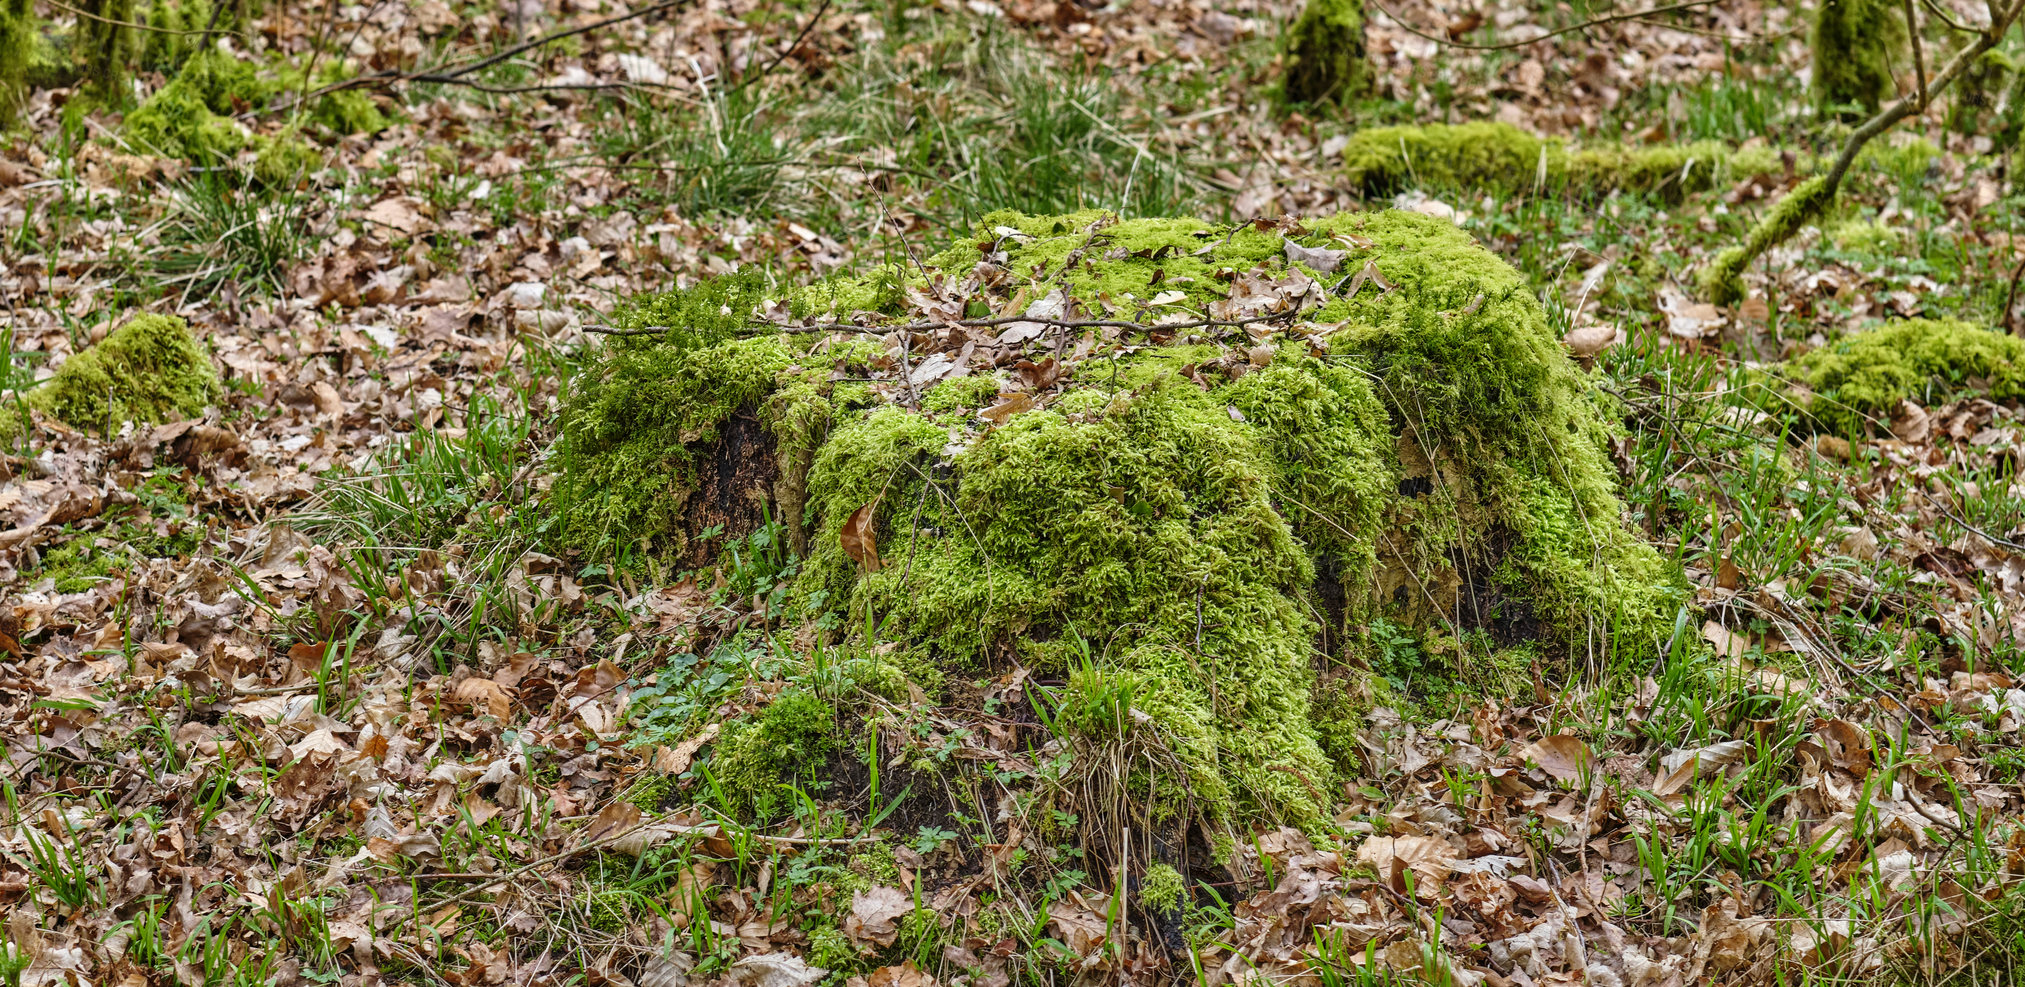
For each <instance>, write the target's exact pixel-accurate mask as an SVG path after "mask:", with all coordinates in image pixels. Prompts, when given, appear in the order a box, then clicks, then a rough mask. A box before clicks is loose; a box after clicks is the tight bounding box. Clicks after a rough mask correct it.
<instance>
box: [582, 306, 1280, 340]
mask: <svg viewBox="0 0 2025 987" xmlns="http://www.w3.org/2000/svg"><path fill="white" fill-rule="evenodd" d="M1294 315H1295V313H1294V311H1293V310H1291V309H1290V310H1288V311H1285V312H1275V313H1273V314H1272V315H1258V316H1253V317H1251V318H1246V319H1197V320H1194V321H1190V322H1168V323H1147V322H1128V321H1126V320H1123V319H1047V318H1041V317H1038V316H1032V315H1002V316H998V317H996V318H991V319H958V320H954V321H949V322H907V323H902V324H900V325H890V326H866V325H858V324H857V323H853V322H823V323H817V324H815V325H806V326H770V325H765V324H758V325H754V326H751V327H750V328H752V329H754V330H756V331H759V332H785V333H811V332H858V333H865V334H867V335H874V336H883V335H885V334H887V333H889V332H932V331H934V330H937V329H947V328H950V327H952V326H955V327H960V328H964V329H990V328H993V327H996V326H1005V325H1012V324H1013V323H1015V322H1026V323H1032V324H1034V325H1039V326H1046V327H1047V328H1050V329H1129V330H1137V331H1140V332H1153V331H1155V330H1162V329H1164V330H1169V331H1173V330H1177V329H1236V328H1242V327H1244V326H1251V325H1258V324H1259V323H1262V322H1278V321H1292V320H1293V318H1294ZM675 328H677V327H675V326H641V327H639V328H637V329H625V328H620V327H618V326H584V327H583V330H584V331H585V332H590V333H597V334H598V335H600V336H658V335H661V334H662V333H666V332H669V331H671V330H673V329H675Z"/></svg>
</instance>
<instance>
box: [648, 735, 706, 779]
mask: <svg viewBox="0 0 2025 987" xmlns="http://www.w3.org/2000/svg"><path fill="white" fill-rule="evenodd" d="M720 725H721V724H717V723H712V724H711V725H709V726H707V727H704V728H703V732H702V733H699V734H697V735H696V736H694V737H691V738H689V739H688V740H685V741H683V742H681V743H679V744H676V745H675V746H674V747H672V748H670V747H656V748H655V749H654V770H656V771H659V772H661V773H662V774H664V775H679V774H681V773H682V772H684V771H687V770H689V762H691V761H692V760H694V759H695V757H696V752H697V751H699V750H702V749H703V745H704V744H707V743H710V742H711V741H713V740H716V739H717V730H718V727H719V726H720Z"/></svg>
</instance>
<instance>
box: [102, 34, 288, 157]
mask: <svg viewBox="0 0 2025 987" xmlns="http://www.w3.org/2000/svg"><path fill="white" fill-rule="evenodd" d="M265 92H266V87H265V86H263V85H262V84H261V82H260V81H259V79H258V78H257V77H256V74H255V71H254V67H253V66H252V65H251V64H250V63H247V62H242V61H240V60H238V59H236V58H233V57H232V56H230V55H227V54H225V53H224V52H221V51H203V52H199V53H197V54H196V55H193V56H191V57H190V59H189V61H186V62H184V63H183V68H182V70H181V71H179V72H177V73H176V77H175V78H174V79H171V80H170V81H169V83H168V84H167V85H165V86H163V87H162V88H161V89H159V90H156V91H155V94H154V95H153V96H150V97H148V100H147V102H145V103H142V104H141V105H140V107H139V108H138V109H136V110H134V111H133V112H132V113H129V114H127V118H126V124H125V133H126V136H127V138H128V139H129V140H131V141H133V142H134V143H135V144H136V145H138V146H141V147H144V148H147V149H148V150H151V151H154V152H155V153H157V154H161V155H164V156H167V157H173V158H185V159H187V160H190V161H196V162H200V163H203V162H217V161H223V160H226V159H229V158H230V157H231V156H232V155H233V154H235V153H237V152H238V150H239V149H240V148H242V147H244V146H245V145H246V133H245V131H244V130H243V129H241V128H240V126H239V125H238V124H236V123H234V122H233V121H232V119H231V115H232V114H234V113H236V112H238V111H239V110H240V109H243V108H244V107H246V106H247V105H249V104H250V103H252V102H254V101H256V100H259V99H261V98H263V97H264V95H265Z"/></svg>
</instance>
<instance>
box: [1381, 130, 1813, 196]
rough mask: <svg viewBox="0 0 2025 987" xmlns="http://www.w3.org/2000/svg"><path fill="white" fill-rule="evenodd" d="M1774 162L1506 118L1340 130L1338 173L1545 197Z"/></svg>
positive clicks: (1765, 154)
mask: <svg viewBox="0 0 2025 987" xmlns="http://www.w3.org/2000/svg"><path fill="white" fill-rule="evenodd" d="M1780 167H1782V166H1781V164H1780V162H1779V157H1778V155H1777V154H1776V153H1774V152H1772V151H1769V150H1765V149H1762V148H1759V149H1753V150H1738V149H1734V148H1731V147H1729V146H1728V145H1726V144H1723V143H1721V142H1718V141H1700V142H1697V143H1693V144H1677V145H1663V146H1658V147H1626V146H1622V145H1615V144H1605V145H1600V146H1595V147H1581V148H1571V147H1569V146H1568V143H1567V142H1566V141H1563V140H1561V139H1559V138H1543V137H1535V136H1533V135H1532V134H1529V133H1527V132H1526V131H1524V130H1521V129H1519V128H1518V127H1515V126H1512V125H1511V124H1508V123H1465V124H1454V125H1450V124H1427V125H1420V126H1398V127H1372V128H1368V129H1365V130H1360V131H1357V132H1356V133H1354V134H1352V135H1350V143H1349V144H1348V145H1346V146H1345V147H1344V148H1343V173H1344V178H1345V180H1346V182H1347V184H1348V185H1349V186H1350V187H1351V188H1354V189H1357V190H1358V191H1359V192H1361V193H1363V194H1364V195H1367V196H1376V195H1388V194H1391V193H1393V192H1396V191H1399V190H1401V189H1405V188H1410V187H1414V186H1419V187H1422V188H1430V189H1451V188H1454V189H1468V190H1472V191H1484V192H1494V193H1500V194H1507V195H1510V194H1516V193H1520V192H1527V191H1531V190H1533V189H1535V188H1539V189H1540V190H1541V191H1542V192H1545V193H1550V194H1555V195H1559V194H1562V193H1564V192H1574V193H1576V194H1579V195H1584V196H1601V195H1604V194H1607V193H1608V192H1610V191H1611V190H1613V189H1622V190H1624V191H1626V192H1661V193H1670V194H1678V193H1681V192H1695V191H1701V190H1703V189H1708V188H1712V187H1715V186H1717V185H1719V184H1721V183H1723V182H1725V181H1728V180H1732V178H1733V176H1736V175H1748V174H1756V173H1759V172H1765V171H1775V170H1778V169H1779V168H1780Z"/></svg>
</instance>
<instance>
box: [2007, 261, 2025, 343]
mask: <svg viewBox="0 0 2025 987" xmlns="http://www.w3.org/2000/svg"><path fill="white" fill-rule="evenodd" d="M2020 277H2025V258H2020V259H2019V261H2018V266H2017V267H2014V268H2012V269H2011V287H2010V290H2008V291H2006V292H2004V331H2005V332H2008V333H2010V334H2011V335H2013V336H2016V335H2018V317H2017V316H2016V315H2013V314H2012V311H2013V309H2012V307H2013V306H2015V305H2017V304H2018V279H2019V278H2020Z"/></svg>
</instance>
